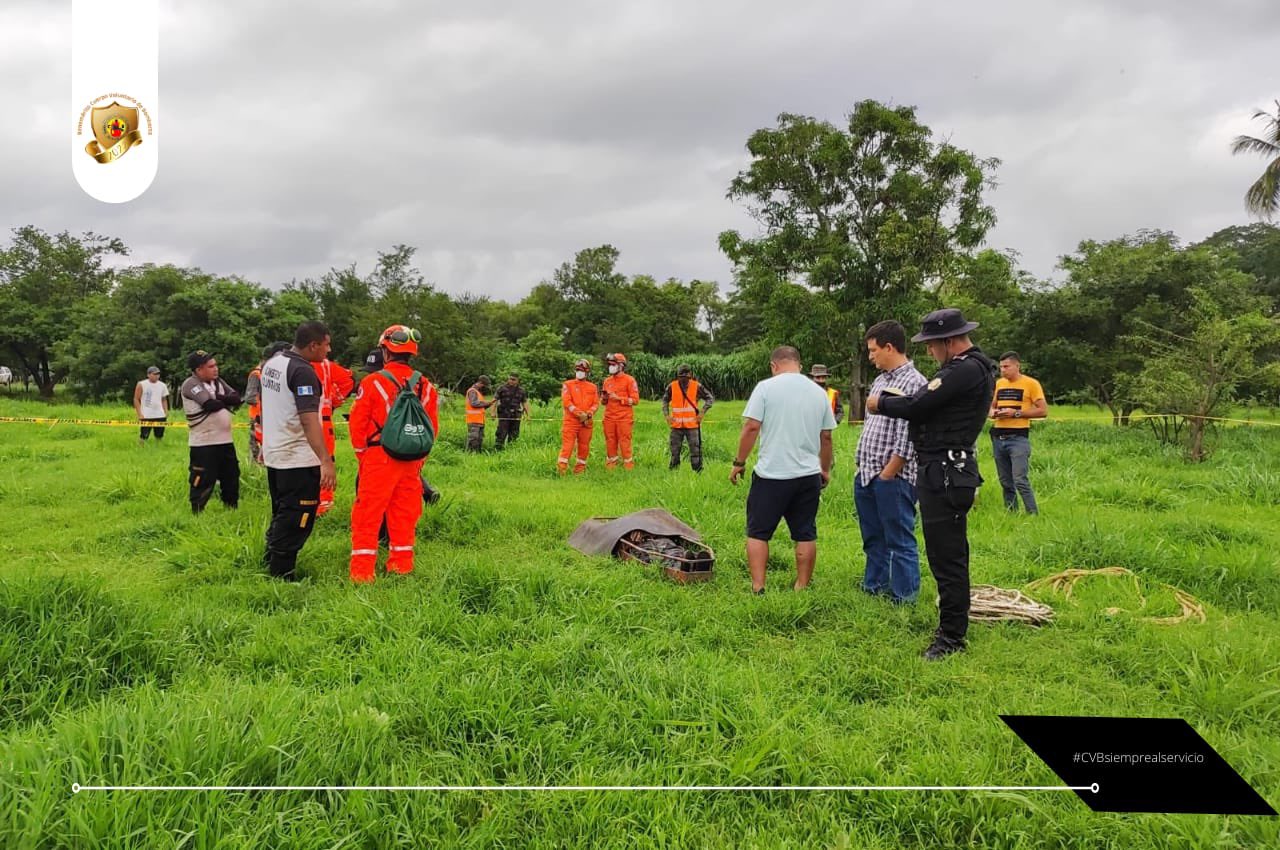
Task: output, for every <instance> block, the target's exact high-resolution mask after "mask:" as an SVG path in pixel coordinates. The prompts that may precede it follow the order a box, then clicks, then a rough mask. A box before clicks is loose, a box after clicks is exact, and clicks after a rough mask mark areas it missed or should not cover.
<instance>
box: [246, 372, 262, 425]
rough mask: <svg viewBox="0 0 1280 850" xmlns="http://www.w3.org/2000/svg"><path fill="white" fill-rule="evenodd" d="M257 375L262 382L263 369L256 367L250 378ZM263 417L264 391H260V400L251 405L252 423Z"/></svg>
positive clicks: (250, 416) (250, 417)
mask: <svg viewBox="0 0 1280 850" xmlns="http://www.w3.org/2000/svg"><path fill="white" fill-rule="evenodd" d="M255 375H257V376H258V381H259V382H261V381H262V369H261V368H259V367H257V366H255V367H253V368H252V369H250V370H249V377H250V378H252V377H253V376H255ZM261 416H262V390H258V400H257V401H256V402H254V403H253V404H251V405H249V419H250V421H252V420H255V419H258V418H259V417H261Z"/></svg>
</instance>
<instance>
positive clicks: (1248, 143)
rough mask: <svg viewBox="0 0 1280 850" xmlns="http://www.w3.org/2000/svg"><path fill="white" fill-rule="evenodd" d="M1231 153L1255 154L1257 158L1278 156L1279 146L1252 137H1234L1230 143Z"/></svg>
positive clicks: (1279, 154)
mask: <svg viewBox="0 0 1280 850" xmlns="http://www.w3.org/2000/svg"><path fill="white" fill-rule="evenodd" d="M1231 153H1233V154H1242V153H1256V154H1258V155H1259V156H1280V145H1276V144H1272V143H1271V142H1268V141H1267V140H1266V139H1256V138H1254V137H1253V136H1236V137H1235V140H1234V141H1232V142H1231Z"/></svg>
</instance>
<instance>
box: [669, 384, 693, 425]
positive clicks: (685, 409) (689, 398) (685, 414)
mask: <svg viewBox="0 0 1280 850" xmlns="http://www.w3.org/2000/svg"><path fill="white" fill-rule="evenodd" d="M671 427H672V428H697V427H698V382H697V381H695V380H694V379H693V378H690V379H689V388H688V389H687V390H682V389H680V380H679V379H676V380H674V381H672V382H671Z"/></svg>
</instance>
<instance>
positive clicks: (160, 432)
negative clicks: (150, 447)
mask: <svg viewBox="0 0 1280 850" xmlns="http://www.w3.org/2000/svg"><path fill="white" fill-rule="evenodd" d="M142 421H143V422H159V423H160V424H159V425H143V426H142V429H141V433H140V434H139V435H138V439H140V440H145V439H146V438H147V437H150V436H151V432H152V431H155V432H156V439H157V440H163V439H164V423H165V420H164V419H143V420H142Z"/></svg>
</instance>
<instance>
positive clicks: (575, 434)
mask: <svg viewBox="0 0 1280 850" xmlns="http://www.w3.org/2000/svg"><path fill="white" fill-rule="evenodd" d="M590 375H591V361H589V360H579V361H578V362H577V363H574V364H573V380H571V381H565V382H564V387H563V388H562V389H561V390H560V401H561V403H562V404H563V405H564V422H563V424H561V426H560V459H559V460H558V461H556V466H557V468H558V469H559V472H560V474H561V475H564V474H565V472H567V471H568V469H569V456H570V455H571V454H573V447H574V446H575V445H577V447H578V462H577V463H576V464H575V465H574V467H573V474H574V475H581V474H582V473H584V472H586V471H587V455H588V454H589V453H590V451H591V432H592V430H593V428H594V426H593V424H592V421H591V417H592V416H595V413H596V409H597V408H599V407H600V396H599V393H597V392H596V385H595V384H593V383H591V381H589V380H587V378H588V377H589V376H590Z"/></svg>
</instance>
